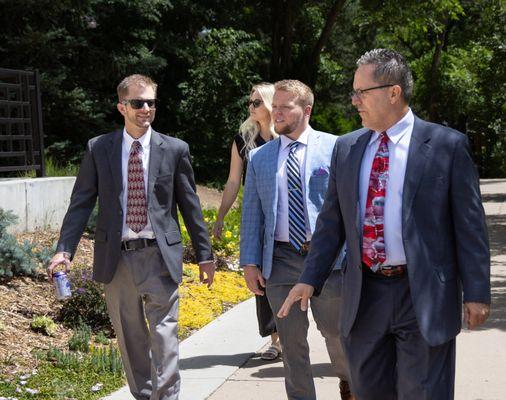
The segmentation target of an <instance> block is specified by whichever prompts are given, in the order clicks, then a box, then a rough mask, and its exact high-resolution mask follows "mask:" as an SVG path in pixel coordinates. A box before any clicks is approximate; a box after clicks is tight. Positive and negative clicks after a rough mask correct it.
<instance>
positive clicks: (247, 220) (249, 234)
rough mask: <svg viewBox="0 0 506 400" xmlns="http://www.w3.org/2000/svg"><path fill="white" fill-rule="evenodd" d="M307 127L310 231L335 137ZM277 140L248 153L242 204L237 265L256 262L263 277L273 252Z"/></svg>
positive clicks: (268, 272) (322, 194) (326, 180)
mask: <svg viewBox="0 0 506 400" xmlns="http://www.w3.org/2000/svg"><path fill="white" fill-rule="evenodd" d="M309 129H310V132H309V137H308V143H307V149H306V163H305V164H306V165H305V182H304V185H305V199H304V200H305V201H304V202H305V206H306V209H307V214H308V216H309V221H308V222H309V226H310V229H311V232H313V231H314V229H315V224H316V218H317V216H318V213H319V212H320V209H321V207H322V205H323V200H324V198H325V193H326V191H327V186H328V183H329V171H330V160H331V158H332V150H333V149H334V145H335V143H336V140H337V136H334V135H330V134H328V133H325V132H319V131H315V130H313V129H312V128H309ZM280 143H281V140H280V139H279V138H278V139H275V140H271V141H270V142H268V143H266V144H265V145H263V146H261V147H259V148H256V149H254V150H252V151H251V152H250V154H249V163H248V170H247V173H246V184H245V186H244V197H243V205H242V223H241V254H240V264H241V265H247V264H255V265H258V266H259V267H261V268H262V275H263V276H264V277H265V278H266V279H269V277H270V275H271V268H272V255H273V251H274V230H275V228H276V217H277V215H276V211H277V204H278V190H277V179H276V171H277V167H278V153H279V147H280Z"/></svg>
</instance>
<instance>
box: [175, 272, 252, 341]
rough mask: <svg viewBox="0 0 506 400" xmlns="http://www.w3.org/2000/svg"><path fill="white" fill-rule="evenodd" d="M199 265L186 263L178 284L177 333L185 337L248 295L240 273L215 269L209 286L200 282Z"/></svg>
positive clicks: (249, 294) (249, 295)
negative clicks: (181, 282)
mask: <svg viewBox="0 0 506 400" xmlns="http://www.w3.org/2000/svg"><path fill="white" fill-rule="evenodd" d="M198 278H199V267H198V265H195V264H186V265H185V269H184V277H183V284H182V285H181V286H180V288H179V296H180V302H179V336H180V337H181V338H185V337H187V336H189V335H190V334H191V332H192V331H194V330H196V329H200V328H202V327H203V326H204V325H206V324H208V323H209V322H211V321H212V320H213V319H214V318H216V317H217V316H219V315H220V314H221V313H223V311H226V310H227V309H228V308H230V307H231V306H232V305H233V304H236V303H239V302H241V301H243V300H246V299H247V298H249V297H251V293H250V292H249V290H248V288H247V287H246V283H245V281H244V278H243V277H242V275H241V274H240V273H238V272H232V271H228V272H222V271H217V272H216V274H215V275H214V283H213V286H211V288H210V289H208V288H207V286H206V285H202V284H200V283H199V279H198Z"/></svg>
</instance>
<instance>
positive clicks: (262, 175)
mask: <svg viewBox="0 0 506 400" xmlns="http://www.w3.org/2000/svg"><path fill="white" fill-rule="evenodd" d="M313 101H314V97H313V93H312V91H311V89H310V88H309V87H307V86H306V85H304V84H303V83H302V82H299V81H293V80H285V81H280V82H277V83H276V84H275V93H274V98H273V103H272V119H273V122H274V128H275V130H276V132H277V133H278V134H279V137H278V138H277V139H275V140H272V141H270V142H268V143H266V144H265V145H263V146H261V147H260V148H257V149H254V150H253V151H251V152H250V160H249V164H248V170H247V175H246V184H245V189H244V198H243V214H242V224H241V255H240V264H241V266H243V268H244V276H245V279H246V283H247V284H248V288H249V289H250V290H251V291H252V292H253V293H255V294H257V295H263V294H264V293H265V294H266V295H267V299H268V300H269V303H270V305H271V308H272V310H273V312H274V315H276V313H277V311H278V310H279V308H280V307H281V304H282V303H283V300H284V299H285V297H286V295H287V294H288V292H289V291H290V289H291V288H292V287H293V286H294V285H295V284H296V283H297V281H298V279H299V275H300V273H301V272H302V268H303V264H304V259H305V255H306V254H307V251H308V248H309V245H310V241H311V236H312V233H313V231H314V229H315V223H316V218H317V216H318V213H319V212H320V209H321V207H322V205H323V200H324V197H325V193H326V191H327V186H328V182H329V168H330V160H331V156H332V150H333V148H334V144H335V142H336V140H337V137H336V136H333V135H330V134H328V133H324V132H319V131H315V130H313V129H312V128H311V127H310V126H309V119H310V116H311V110H312V106H313ZM294 142H298V143H294ZM294 144H295V149H296V150H293V149H292V147H294V146H293V145H294ZM294 159H295V164H293V160H294ZM293 165H296V167H295V170H298V171H296V173H297V178H296V180H297V182H300V186H301V188H300V187H299V191H300V189H302V196H301V197H302V199H303V205H301V207H300V208H299V211H300V213H299V215H300V219H299V221H300V220H302V221H303V222H301V230H300V232H301V237H302V240H301V241H300V242H299V243H295V244H294V242H293V240H292V239H293V227H291V226H290V224H292V225H293V222H292V220H293V204H292V203H290V202H291V201H292V202H293V200H290V198H291V196H293V195H292V194H290V193H289V190H293V187H292V186H290V185H289V182H290V183H291V182H292V181H293V177H292V175H293V172H292V171H293V168H292V166H293ZM287 166H288V167H290V168H287ZM289 169H291V170H290V171H289ZM291 174H292V175H291ZM289 187H290V189H289ZM302 206H303V210H302ZM302 214H303V215H302ZM304 226H305V229H304ZM304 230H305V235H304V233H302V231H304ZM336 261H337V260H336ZM332 275H333V276H332V278H331V279H329V281H328V282H327V285H326V287H325V289H324V290H323V293H322V295H321V296H319V297H318V298H314V299H313V300H312V302H311V309H312V313H313V316H314V319H315V321H316V324H317V327H318V329H319V330H320V332H321V333H322V335H323V336H324V337H325V341H326V345H327V350H328V353H329V356H330V359H331V361H332V365H333V367H334V369H335V373H336V374H337V375H338V376H339V378H340V379H341V384H340V387H341V395H342V398H343V399H352V398H353V397H352V396H351V394H350V393H349V389H348V385H347V381H348V369H347V365H346V362H345V359H344V355H343V351H342V347H341V343H340V340H339V330H340V326H339V320H340V318H339V314H340V304H341V299H340V289H341V272H340V270H339V269H338V268H337V269H336V270H335V271H334V272H333V274H332ZM264 291H265V292H264ZM275 318H276V326H277V330H278V333H279V336H280V342H281V347H282V351H283V364H284V368H285V386H286V391H287V395H288V399H290V400H315V399H316V394H315V388H314V382H313V376H312V373H311V365H310V360H309V347H308V343H307V329H308V326H309V322H308V317H307V311H301V310H300V309H299V310H298V311H297V312H296V313H293V315H292V313H290V315H289V316H288V317H287V318H284V319H278V318H277V317H275Z"/></svg>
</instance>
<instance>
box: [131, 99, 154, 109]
mask: <svg viewBox="0 0 506 400" xmlns="http://www.w3.org/2000/svg"><path fill="white" fill-rule="evenodd" d="M156 102H157V99H129V100H123V101H122V103H123V104H125V105H126V104H127V103H130V106H131V107H132V108H133V109H134V110H140V109H141V108H142V107H144V104H147V105H148V107H149V108H156Z"/></svg>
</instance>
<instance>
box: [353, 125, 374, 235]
mask: <svg viewBox="0 0 506 400" xmlns="http://www.w3.org/2000/svg"><path fill="white" fill-rule="evenodd" d="M371 135H372V131H370V130H369V131H366V132H364V133H363V134H362V135H360V136H359V137H358V138H357V141H356V142H355V143H354V144H353V145H352V146H351V148H350V154H349V159H348V161H347V164H348V165H349V168H350V173H349V176H350V179H352V182H351V190H350V202H351V209H352V215H355V226H356V227H357V233H358V235H359V237H361V236H362V234H361V231H362V226H361V223H360V206H359V205H360V198H359V193H360V188H359V182H360V167H361V165H362V158H363V157H364V152H365V149H366V148H367V144H368V143H369V140H371Z"/></svg>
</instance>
